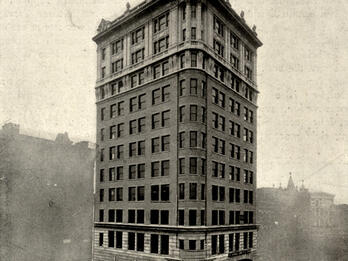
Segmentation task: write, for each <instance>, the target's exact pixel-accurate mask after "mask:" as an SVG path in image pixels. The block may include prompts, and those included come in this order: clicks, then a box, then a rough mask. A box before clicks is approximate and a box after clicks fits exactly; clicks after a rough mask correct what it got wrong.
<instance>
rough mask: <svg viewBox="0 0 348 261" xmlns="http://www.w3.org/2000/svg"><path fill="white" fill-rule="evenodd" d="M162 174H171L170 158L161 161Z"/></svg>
mask: <svg viewBox="0 0 348 261" xmlns="http://www.w3.org/2000/svg"><path fill="white" fill-rule="evenodd" d="M161 176H169V160H163V161H162V162H161Z"/></svg>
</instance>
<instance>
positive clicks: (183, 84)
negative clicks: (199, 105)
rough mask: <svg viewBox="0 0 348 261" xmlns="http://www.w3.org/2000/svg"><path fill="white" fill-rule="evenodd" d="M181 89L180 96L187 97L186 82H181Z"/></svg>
mask: <svg viewBox="0 0 348 261" xmlns="http://www.w3.org/2000/svg"><path fill="white" fill-rule="evenodd" d="M179 85H180V87H179V88H180V89H179V95H180V96H184V95H185V88H186V86H185V80H180V84H179Z"/></svg>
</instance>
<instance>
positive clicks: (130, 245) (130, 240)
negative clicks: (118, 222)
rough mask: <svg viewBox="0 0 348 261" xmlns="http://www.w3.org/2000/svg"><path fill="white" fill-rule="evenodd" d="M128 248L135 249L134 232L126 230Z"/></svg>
mask: <svg viewBox="0 0 348 261" xmlns="http://www.w3.org/2000/svg"><path fill="white" fill-rule="evenodd" d="M128 250H135V233H134V232H128Z"/></svg>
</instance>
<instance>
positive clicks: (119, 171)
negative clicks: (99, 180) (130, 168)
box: [116, 166, 123, 180]
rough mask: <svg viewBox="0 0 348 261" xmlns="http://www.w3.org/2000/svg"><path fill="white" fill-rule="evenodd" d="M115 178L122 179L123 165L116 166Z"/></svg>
mask: <svg viewBox="0 0 348 261" xmlns="http://www.w3.org/2000/svg"><path fill="white" fill-rule="evenodd" d="M116 179H117V180H122V179H123V167H122V166H120V167H117V177H116Z"/></svg>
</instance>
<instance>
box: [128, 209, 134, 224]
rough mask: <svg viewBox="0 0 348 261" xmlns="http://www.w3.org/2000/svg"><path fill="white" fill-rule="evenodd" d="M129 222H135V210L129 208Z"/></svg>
mask: <svg viewBox="0 0 348 261" xmlns="http://www.w3.org/2000/svg"><path fill="white" fill-rule="evenodd" d="M128 223H133V224H134V223H135V210H134V209H128Z"/></svg>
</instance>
